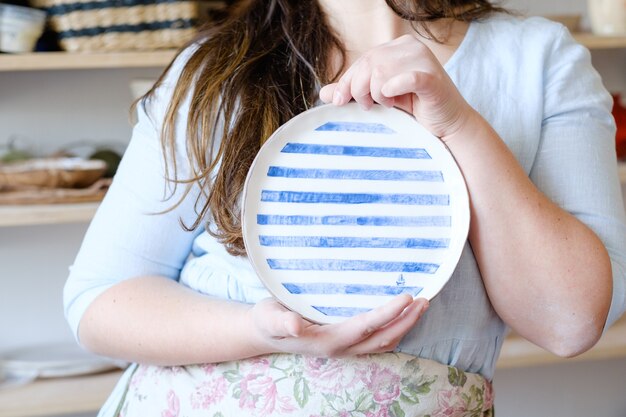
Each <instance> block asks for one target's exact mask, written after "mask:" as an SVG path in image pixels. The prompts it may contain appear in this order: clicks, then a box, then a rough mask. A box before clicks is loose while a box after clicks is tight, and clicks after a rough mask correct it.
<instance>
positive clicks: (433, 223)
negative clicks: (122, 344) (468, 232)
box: [256, 214, 452, 227]
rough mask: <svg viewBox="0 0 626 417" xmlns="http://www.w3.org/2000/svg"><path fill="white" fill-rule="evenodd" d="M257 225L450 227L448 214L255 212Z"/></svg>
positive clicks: (450, 221)
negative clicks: (397, 214)
mask: <svg viewBox="0 0 626 417" xmlns="http://www.w3.org/2000/svg"><path fill="white" fill-rule="evenodd" d="M256 222H257V224H259V225H288V226H395V227H450V226H451V225H452V219H451V218H450V216H415V217H409V216H300V215H280V214H257V216H256Z"/></svg>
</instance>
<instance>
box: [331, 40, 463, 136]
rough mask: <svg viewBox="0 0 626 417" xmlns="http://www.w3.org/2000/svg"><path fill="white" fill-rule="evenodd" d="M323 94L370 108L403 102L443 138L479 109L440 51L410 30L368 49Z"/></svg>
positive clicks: (340, 102)
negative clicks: (458, 85)
mask: <svg viewBox="0 0 626 417" xmlns="http://www.w3.org/2000/svg"><path fill="white" fill-rule="evenodd" d="M320 98H321V99H322V101H324V102H326V103H330V102H332V103H333V104H335V105H343V104H346V103H348V102H349V101H350V100H351V99H354V100H355V101H356V102H357V103H359V104H360V105H361V106H362V107H363V108H366V109H369V108H370V107H372V105H373V104H374V103H379V104H381V105H383V106H386V107H394V106H395V107H398V108H400V109H402V110H404V111H406V112H408V113H410V114H412V115H413V116H414V117H415V118H416V119H417V121H418V122H420V123H421V124H422V125H423V126H424V127H425V128H426V129H428V130H429V131H430V132H431V133H432V134H434V135H435V136H437V137H439V138H441V139H442V140H443V141H444V142H445V140H446V138H448V137H450V136H451V135H453V134H454V133H455V132H457V131H458V130H459V129H461V128H462V127H463V126H464V125H465V123H467V121H468V120H469V119H470V117H471V116H472V115H475V111H474V110H473V109H472V108H471V106H470V105H469V104H468V103H467V102H466V101H465V100H464V99H463V97H462V96H461V94H460V93H459V91H458V90H457V88H456V86H455V85H454V83H453V82H452V80H451V79H450V77H449V76H448V74H447V73H446V71H445V70H444V68H443V67H442V65H441V64H440V63H439V61H438V60H437V58H436V57H435V55H434V54H433V53H432V52H431V51H430V49H428V47H427V46H426V45H425V44H424V43H422V42H421V41H419V40H418V39H417V38H416V37H415V36H411V35H404V36H401V37H399V38H397V39H395V40H393V41H391V42H388V43H385V44H383V45H380V46H378V47H376V48H374V49H372V50H371V51H369V52H367V53H365V54H364V55H363V56H361V57H360V58H359V59H357V60H356V61H355V62H354V63H353V64H352V65H351V66H350V67H349V68H348V70H347V71H346V72H345V73H344V74H343V75H342V76H341V78H340V79H339V80H338V81H337V82H336V83H333V84H329V85H326V86H325V87H323V88H322V90H321V91H320Z"/></svg>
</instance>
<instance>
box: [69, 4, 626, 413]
mask: <svg viewBox="0 0 626 417" xmlns="http://www.w3.org/2000/svg"><path fill="white" fill-rule="evenodd" d="M322 85H323V86H324V87H322V88H321V89H320V86H322ZM318 94H319V97H320V98H321V100H322V101H323V102H332V103H334V104H335V105H338V106H341V105H343V104H345V103H347V102H348V101H350V100H355V101H356V102H357V103H359V104H361V105H362V106H363V107H364V108H366V109H367V108H370V107H371V106H372V105H374V103H378V104H380V105H384V106H396V107H398V108H401V109H403V110H405V111H407V112H409V113H410V114H412V115H414V116H415V118H416V119H417V120H418V121H419V122H420V123H421V124H422V125H424V126H425V127H426V128H427V129H428V130H430V131H431V132H432V133H433V134H434V135H436V136H438V137H439V138H440V139H441V140H442V141H443V142H444V143H445V144H446V146H447V147H448V148H449V150H450V152H451V153H452V154H453V156H454V157H455V159H456V161H457V162H458V164H459V167H460V168H461V170H462V172H463V174H464V176H465V179H466V182H467V186H468V190H469V194H470V200H471V219H472V220H471V225H470V235H469V244H468V245H466V247H465V249H464V252H463V254H462V257H461V260H460V262H459V265H458V267H457V269H456V271H455V273H454V274H453V276H452V278H451V279H450V281H449V283H448V284H447V285H446V287H445V288H444V290H443V291H442V292H441V293H440V294H439V295H438V296H437V297H436V298H435V299H433V300H431V303H430V305H429V304H428V302H426V301H425V300H422V299H416V300H413V299H412V298H411V297H409V296H406V295H405V296H398V297H397V298H395V299H394V300H393V301H391V302H390V303H389V304H387V305H385V306H383V307H381V308H379V309H377V310H374V311H372V312H368V313H365V314H362V315H359V316H356V317H354V318H351V319H349V320H347V321H345V322H344V323H341V324H334V325H325V326H319V325H314V324H311V323H309V322H307V321H306V320H304V319H302V318H301V317H300V316H298V315H297V314H295V313H293V312H290V311H287V310H286V309H284V308H283V307H281V306H280V305H279V304H278V303H277V302H275V301H273V300H272V299H271V298H268V296H269V294H268V293H267V291H266V290H265V289H264V288H263V286H262V285H261V284H260V282H259V280H258V278H257V277H256V276H255V274H254V272H253V270H252V268H251V266H250V263H249V262H248V260H247V258H246V257H245V248H244V247H243V241H242V237H241V224H240V217H239V206H238V204H239V199H240V195H241V190H242V186H243V182H244V179H245V176H246V174H247V171H248V169H249V167H250V164H251V162H252V159H253V158H254V156H255V155H256V153H257V152H258V150H259V147H260V145H261V144H262V142H263V141H264V140H265V139H267V137H268V136H269V135H270V134H271V133H272V132H273V131H274V130H275V129H276V128H277V127H278V126H280V125H281V124H282V123H284V122H286V121H287V120H289V119H290V118H291V117H293V116H295V115H297V114H298V113H300V112H302V111H304V110H306V109H307V108H309V107H311V106H314V105H316V104H317V103H318ZM610 106H611V101H610V96H609V95H608V94H607V92H606V91H605V90H604V88H603V87H602V84H601V81H600V78H599V76H598V75H597V73H596V72H595V71H594V70H593V69H592V67H591V63H590V58H589V54H588V52H587V51H586V50H585V49H584V48H582V47H581V46H579V45H577V44H576V43H575V42H574V41H573V40H572V39H571V37H570V36H569V34H568V32H567V30H566V29H564V28H563V27H562V26H560V25H558V24H554V23H549V22H547V21H545V20H543V19H539V18H534V19H526V20H525V19H519V18H516V17H513V16H511V15H509V14H506V13H504V12H503V11H502V10H500V9H499V8H497V7H495V6H493V5H492V4H490V3H489V2H488V1H482V0H481V1H452V0H431V1H427V0H415V1H408V0H405V1H392V0H387V1H384V0H341V1H336V0H317V1H295V0H291V1H287V0H271V1H270V0H267V1H261V0H248V1H242V2H239V3H238V4H237V5H236V6H235V7H234V10H233V16H232V17H231V18H230V19H229V20H227V21H226V22H225V23H224V24H223V25H221V26H219V27H218V28H216V29H214V30H209V31H207V32H205V33H202V34H201V35H200V36H199V38H198V39H197V41H196V42H195V43H194V44H192V45H191V46H190V47H189V48H187V49H186V50H184V51H183V52H182V53H181V54H180V55H179V56H178V58H177V59H176V61H175V62H174V63H173V64H172V66H171V67H170V68H168V70H167V71H166V72H165V74H164V76H163V77H162V78H161V79H160V80H159V82H158V83H157V85H156V86H155V88H154V89H153V90H152V91H151V92H150V93H149V94H148V95H147V96H146V97H145V99H144V100H143V101H142V103H141V104H140V106H138V122H137V124H136V126H135V129H134V133H133V138H132V140H131V143H130V145H129V148H128V150H127V152H126V155H125V157H124V161H123V163H122V164H121V166H120V168H119V171H118V174H117V176H116V178H115V181H114V184H113V186H112V187H111V189H110V191H109V193H108V194H107V197H106V199H105V201H104V202H103V203H102V206H101V207H100V209H99V211H98V214H97V215H96V217H95V219H94V220H93V223H92V225H91V226H90V229H89V231H88V233H87V236H86V238H85V241H84V243H83V246H82V248H81V251H80V253H79V255H78V257H77V259H76V261H75V263H74V265H73V267H72V270H71V275H70V278H69V280H68V283H67V286H66V292H65V303H66V313H67V316H68V320H69V322H70V324H71V326H72V328H73V329H74V331H75V332H76V335H77V337H78V338H79V340H80V342H81V343H82V344H83V345H84V346H85V347H86V348H88V349H90V350H92V351H94V352H96V353H99V354H102V355H106V356H111V357H116V358H123V359H126V360H128V361H131V362H134V363H135V364H134V365H133V366H131V368H129V370H128V371H127V372H126V374H125V377H124V378H122V380H121V381H120V383H119V384H118V386H117V388H116V392H115V393H114V394H113V395H112V396H111V398H110V400H109V402H108V403H107V405H106V406H105V407H104V408H103V410H102V412H101V415H103V416H110V415H124V416H135V415H142V416H143V415H154V414H155V413H161V415H163V416H174V415H179V414H180V415H194V414H193V413H194V412H197V413H203V414H202V415H207V414H208V415H211V416H213V415H283V414H285V415H298V416H299V415H306V416H309V415H359V416H360V415H363V416H370V415H381V416H382V415H396V416H398V415H427V414H430V415H489V413H491V407H492V395H491V385H490V381H491V379H492V377H493V372H494V365H495V362H496V359H497V355H498V352H499V349H500V346H501V344H502V340H503V338H504V335H505V332H506V329H507V327H510V328H512V329H514V330H515V331H516V332H518V333H519V334H521V335H522V336H524V337H526V338H527V339H529V340H531V341H532V342H534V343H536V344H537V345H539V346H542V347H544V348H545V349H547V350H549V351H551V352H554V353H556V354H558V355H561V356H574V355H577V354H579V353H582V352H584V351H586V350H588V349H589V348H591V347H592V346H593V345H594V344H595V342H596V341H597V340H598V339H599V337H600V336H601V334H602V331H603V329H604V328H605V327H606V326H608V325H610V324H611V323H612V322H613V321H615V320H616V319H617V318H618V317H619V316H620V315H621V314H622V312H623V311H624V308H625V301H624V294H625V289H624V288H625V285H624V281H625V269H624V266H625V265H626V259H625V257H624V253H625V249H626V242H625V237H626V233H625V232H626V228H625V226H624V225H625V220H624V212H623V206H622V200H621V196H620V188H619V184H618V182H617V174H616V164H615V154H614V152H615V151H614V132H615V127H614V123H613V121H612V119H611V116H610ZM159 140H161V142H159ZM181 284H182V285H181ZM79 324H80V327H79ZM389 352H394V353H389Z"/></svg>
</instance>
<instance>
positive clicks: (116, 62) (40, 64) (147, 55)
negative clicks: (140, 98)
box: [0, 50, 176, 72]
mask: <svg viewBox="0 0 626 417" xmlns="http://www.w3.org/2000/svg"><path fill="white" fill-rule="evenodd" d="M175 54H176V51H174V50H163V51H149V52H142V51H135V52H107V53H105V52H103V53H83V54H79V53H67V52H33V53H29V54H14V55H11V54H0V72H7V71H47V70H81V69H98V68H153V67H165V66H166V65H168V64H169V63H170V61H171V60H172V59H173V58H174V56H175Z"/></svg>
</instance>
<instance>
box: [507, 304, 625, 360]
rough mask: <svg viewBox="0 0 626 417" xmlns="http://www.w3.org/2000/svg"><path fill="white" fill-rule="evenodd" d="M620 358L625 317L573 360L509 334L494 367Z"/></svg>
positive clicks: (621, 355)
mask: <svg viewBox="0 0 626 417" xmlns="http://www.w3.org/2000/svg"><path fill="white" fill-rule="evenodd" d="M621 357H626V316H624V317H622V318H621V319H620V320H619V321H618V322H617V323H615V324H614V325H613V326H612V327H611V328H609V330H607V331H606V333H605V334H604V335H603V336H602V338H601V339H600V341H599V342H598V344H597V345H596V346H594V347H593V349H591V350H589V351H587V352H585V353H583V354H582V355H579V356H576V357H574V358H561V357H558V356H556V355H553V354H552V353H550V352H548V351H546V350H544V349H542V348H540V347H538V346H536V345H534V344H532V343H530V342H529V341H527V340H525V339H523V338H522V337H520V336H518V335H515V334H511V335H509V336H508V337H507V338H506V340H505V341H504V344H503V346H502V351H501V352H500V358H499V360H498V363H497V365H496V367H497V368H498V369H507V368H519V367H524V366H534V365H545V364H553V363H571V362H574V361H589V360H599V359H612V358H621Z"/></svg>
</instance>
